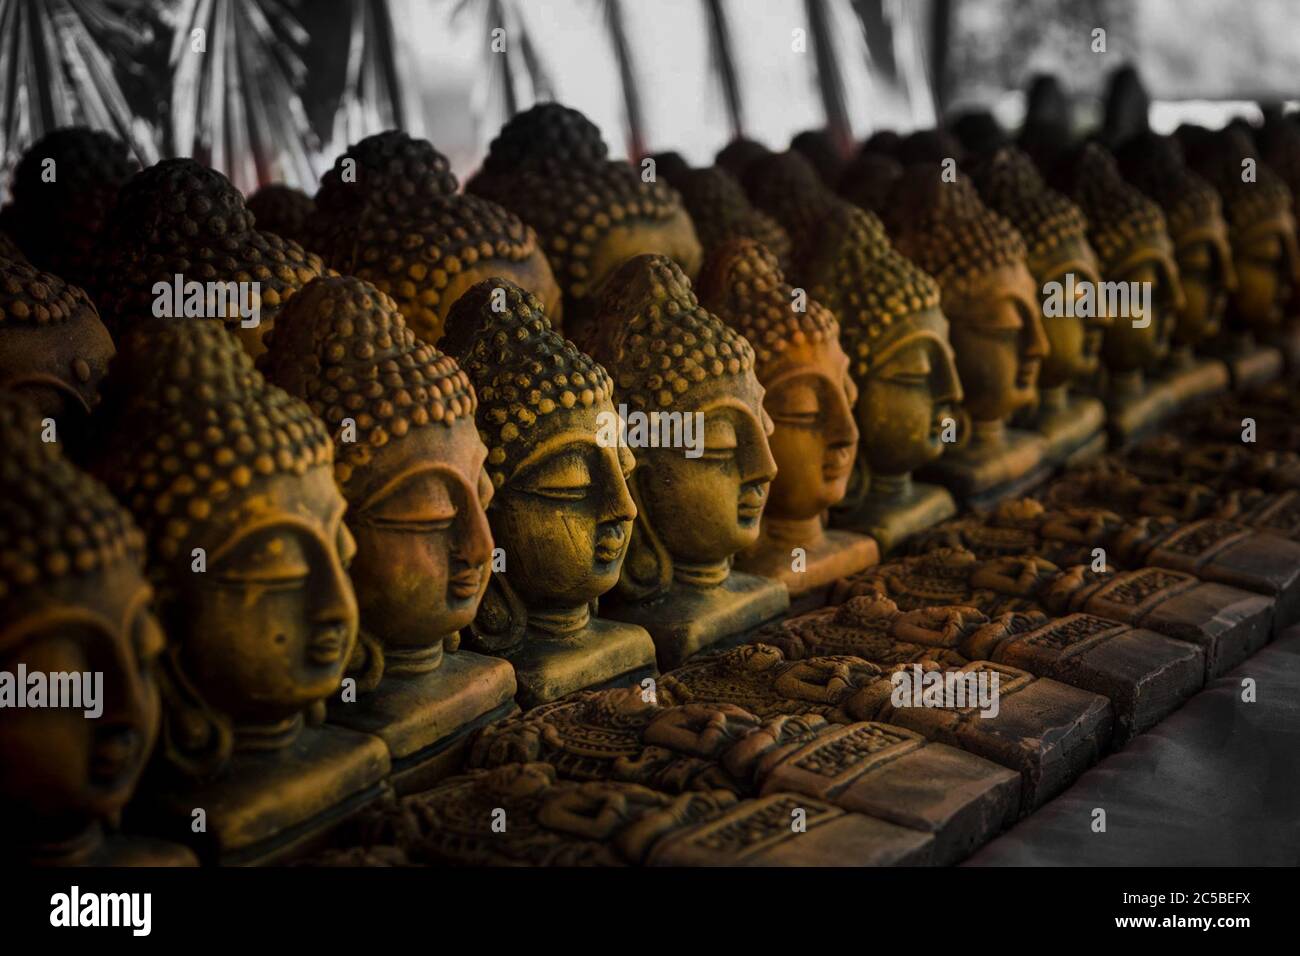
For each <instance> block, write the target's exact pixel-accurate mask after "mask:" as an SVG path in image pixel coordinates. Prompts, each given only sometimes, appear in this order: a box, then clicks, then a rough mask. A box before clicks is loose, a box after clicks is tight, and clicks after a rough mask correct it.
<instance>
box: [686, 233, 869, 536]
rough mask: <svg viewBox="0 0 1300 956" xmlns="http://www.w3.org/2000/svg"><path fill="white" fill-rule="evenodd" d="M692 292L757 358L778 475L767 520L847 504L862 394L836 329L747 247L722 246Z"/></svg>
mask: <svg viewBox="0 0 1300 956" xmlns="http://www.w3.org/2000/svg"><path fill="white" fill-rule="evenodd" d="M697 291H698V294H699V297H700V303H701V305H703V306H704V307H705V308H707V309H708V310H709V311H710V312H712V313H713V314H714V315H716V316H717V317H718V318H720V319H722V320H723V321H724V322H726V323H727V324H728V325H729V326H731V328H733V329H735V330H736V331H737V332H739V333H740V334H741V335H743V336H744V337H745V339H746V341H748V342H749V344H750V345H751V346H752V347H753V349H754V373H755V375H756V376H757V378H758V382H759V384H760V385H762V387H763V389H764V390H765V394H764V396H763V407H764V409H765V410H766V412H767V414H768V417H769V418H771V420H772V423H773V431H772V434H771V436H770V437H769V439H768V443H769V445H770V447H771V450H772V456H773V458H774V459H775V460H776V468H777V474H776V479H775V480H774V481H773V482H772V487H771V491H770V493H769V497H768V502H767V507H766V511H765V514H767V515H770V516H774V517H779V518H791V519H806V518H813V517H816V516H817V515H820V514H821V513H822V512H824V511H825V510H826V509H827V508H829V507H830V506H831V505H834V504H838V503H839V501H840V500H841V499H843V497H844V493H845V491H846V490H847V488H848V481H849V475H850V472H851V470H852V467H853V462H854V458H855V456H856V454H857V448H858V429H857V425H856V424H855V423H854V417H853V416H854V406H855V404H856V402H857V397H858V395H857V392H858V390H857V386H856V385H855V384H854V383H853V379H852V378H851V377H850V375H849V359H848V356H847V355H845V354H844V350H843V349H842V348H841V347H840V340H839V323H838V322H836V321H835V316H834V315H832V314H831V312H830V310H829V309H827V308H826V307H825V306H823V305H821V304H820V303H819V302H817V301H816V300H815V299H807V295H806V294H805V295H804V296H803V298H804V299H806V300H807V301H805V302H800V301H799V297H798V294H797V293H796V292H795V290H794V289H793V288H792V287H791V286H790V284H789V283H787V282H786V281H785V277H784V276H783V275H782V274H781V269H780V266H779V265H778V264H777V260H776V256H774V255H773V254H772V253H771V252H769V251H768V250H767V249H765V248H763V246H761V245H759V244H758V243H757V242H755V241H753V240H752V239H732V240H730V241H728V242H725V243H723V244H722V245H720V246H718V247H717V248H716V249H715V250H714V251H713V253H712V254H711V255H710V256H709V258H708V259H706V260H705V263H704V268H703V269H702V270H701V273H700V281H699V283H698V285H697Z"/></svg>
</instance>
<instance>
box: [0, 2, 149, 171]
mask: <svg viewBox="0 0 1300 956" xmlns="http://www.w3.org/2000/svg"><path fill="white" fill-rule="evenodd" d="M134 7H135V4H133V3H129V2H122V0H118V2H116V3H111V2H109V0H0V182H2V183H7V182H8V178H9V177H8V170H10V169H12V168H13V166H14V164H15V163H16V162H17V160H18V157H19V156H20V155H21V152H22V150H23V149H25V148H26V147H27V145H28V144H30V143H31V142H33V141H35V140H37V139H39V138H40V137H42V136H43V135H45V134H46V133H48V132H50V131H51V130H54V129H57V128H58V127H60V126H72V125H83V126H89V127H92V128H94V129H100V130H104V131H105V132H108V133H112V134H113V135H115V136H117V137H118V138H119V139H121V140H123V141H124V142H126V143H127V144H128V145H129V146H130V148H131V150H132V151H133V152H134V153H135V155H136V158H137V159H139V160H140V161H141V162H142V163H151V162H154V161H155V160H157V158H158V148H157V142H156V130H155V129H153V128H152V127H151V126H150V125H149V124H148V123H147V122H145V121H144V120H142V119H139V118H138V117H137V115H136V110H135V108H134V107H133V104H132V102H131V98H130V97H129V95H128V93H127V90H126V87H125V85H124V82H125V79H126V77H127V74H128V73H129V72H130V71H131V70H132V69H134V66H133V64H134V62H135V61H136V59H137V52H138V50H139V49H140V48H141V47H142V46H143V44H144V43H145V42H147V40H148V36H147V33H146V32H144V31H142V30H141V28H140V25H139V23H138V22H136V19H135V18H134V17H133V15H132V14H133V10H134Z"/></svg>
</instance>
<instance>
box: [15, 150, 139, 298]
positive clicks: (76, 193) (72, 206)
mask: <svg viewBox="0 0 1300 956" xmlns="http://www.w3.org/2000/svg"><path fill="white" fill-rule="evenodd" d="M51 164H52V165H51ZM139 168H140V167H139V164H138V163H137V162H136V161H135V160H134V159H133V158H132V157H131V154H130V152H129V151H128V150H127V147H126V144H125V143H123V142H122V141H121V140H119V139H117V138H115V137H114V136H111V135H110V134H108V133H104V132H101V131H99V130H92V129H87V128H85V127H81V126H78V127H66V128H63V129H56V130H53V131H52V132H49V133H46V134H45V135H44V136H42V137H41V138H40V139H38V140H37V141H36V142H34V143H33V144H32V145H31V146H29V147H28V148H27V151H26V152H25V153H24V154H23V156H22V159H20V160H19V162H18V166H17V167H16V168H15V170H14V178H13V184H12V189H11V191H12V193H13V197H14V203H13V213H12V228H13V230H14V240H15V242H17V243H18V244H20V245H21V246H22V247H23V249H24V250H25V256H26V258H28V259H30V260H31V262H32V264H33V265H36V266H37V267H38V268H40V269H42V270H45V271H48V272H52V273H54V274H55V275H58V276H62V277H63V278H64V279H66V280H67V281H68V282H71V283H73V284H75V285H78V286H82V287H87V286H89V285H90V284H91V283H92V282H93V280H94V277H95V254H96V243H97V242H98V240H99V237H100V234H101V233H102V232H103V230H104V226H105V224H106V221H107V219H108V216H109V213H110V212H112V209H113V205H114V203H116V202H117V195H118V191H119V190H120V189H121V188H122V185H123V184H124V183H125V182H126V181H127V180H128V179H130V178H131V177H132V175H134V174H135V172H136V170H138V169H139ZM50 173H53V174H54V175H53V176H52V177H51V175H50Z"/></svg>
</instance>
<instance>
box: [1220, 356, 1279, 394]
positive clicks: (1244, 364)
mask: <svg viewBox="0 0 1300 956" xmlns="http://www.w3.org/2000/svg"><path fill="white" fill-rule="evenodd" d="M1225 360H1226V361H1227V363H1228V374H1229V375H1231V376H1232V387H1233V390H1234V391H1238V392H1240V391H1244V390H1246V389H1250V388H1257V387H1259V386H1260V385H1267V384H1268V383H1269V382H1271V381H1273V380H1274V379H1276V378H1278V377H1279V376H1280V375H1281V374H1282V369H1283V366H1284V365H1285V362H1284V360H1283V358H1282V352H1281V351H1280V350H1279V349H1276V348H1273V347H1272V346H1269V345H1252V346H1250V347H1249V348H1247V349H1243V350H1242V351H1240V352H1236V353H1234V354H1230V355H1228V356H1226V357H1225Z"/></svg>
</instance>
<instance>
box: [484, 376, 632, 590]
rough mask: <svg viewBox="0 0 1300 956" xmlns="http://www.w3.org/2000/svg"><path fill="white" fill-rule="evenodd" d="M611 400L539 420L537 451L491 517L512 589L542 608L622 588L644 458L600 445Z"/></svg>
mask: <svg viewBox="0 0 1300 956" xmlns="http://www.w3.org/2000/svg"><path fill="white" fill-rule="evenodd" d="M602 413H603V414H605V415H613V414H615V412H614V406H613V404H612V403H611V402H609V401H608V400H606V401H603V402H600V403H597V404H593V405H592V406H590V407H584V408H575V409H573V410H566V411H564V412H557V413H553V414H551V415H547V416H544V417H543V418H540V419H539V420H538V425H537V427H536V432H535V436H534V438H533V446H532V449H531V451H529V453H528V454H526V455H525V456H524V457H523V459H522V460H521V461H520V462H519V464H518V466H517V467H516V468H515V469H514V472H513V474H512V475H511V477H510V478H509V479H507V481H506V482H505V484H504V485H502V486H501V488H500V489H499V490H498V491H497V495H496V498H495V499H494V501H493V505H492V508H491V509H490V510H489V511H488V517H489V519H490V520H491V523H492V533H493V535H494V536H495V537H496V539H497V541H499V542H500V543H501V545H502V547H503V548H505V550H506V555H507V562H508V564H507V569H506V574H507V575H508V576H509V580H510V582H511V586H512V587H514V589H515V591H516V592H517V593H518V594H519V595H520V596H521V597H522V598H523V600H524V603H525V604H527V605H529V606H536V607H548V606H557V607H575V606H578V605H582V604H586V603H588V602H590V601H593V600H595V599H596V598H598V597H600V595H602V594H604V593H605V592H606V591H608V590H609V589H610V588H612V587H613V586H614V585H615V584H616V583H617V582H618V576H619V571H620V569H621V568H622V565H623V558H624V556H625V554H626V552H627V544H628V539H629V537H630V536H631V533H632V520H633V519H634V518H635V517H636V513H637V511H636V505H635V504H634V503H633V501H632V496H631V493H630V492H629V491H628V485H627V479H628V476H629V475H630V474H631V473H632V469H633V467H635V464H636V460H635V459H634V458H633V457H632V455H631V453H630V452H629V451H628V450H627V449H626V448H605V447H601V446H600V445H599V444H598V443H597V441H596V435H597V434H598V430H599V421H598V419H599V417H600V416H601V414H602Z"/></svg>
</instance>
